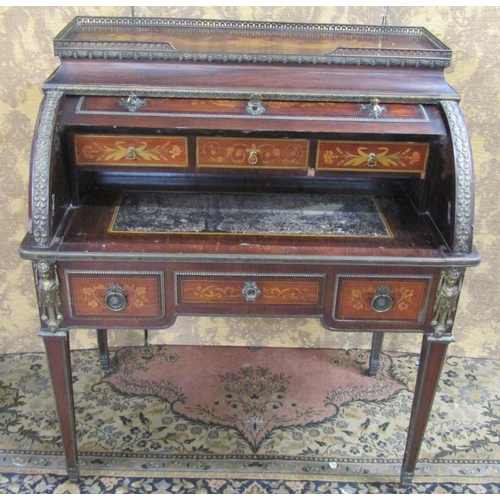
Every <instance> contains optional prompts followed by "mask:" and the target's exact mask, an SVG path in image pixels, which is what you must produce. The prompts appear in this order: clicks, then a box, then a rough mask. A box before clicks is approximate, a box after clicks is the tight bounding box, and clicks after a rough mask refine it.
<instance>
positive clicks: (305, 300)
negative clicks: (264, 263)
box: [176, 273, 324, 306]
mask: <svg viewBox="0 0 500 500" xmlns="http://www.w3.org/2000/svg"><path fill="white" fill-rule="evenodd" d="M323 287H324V275H320V274H318V275H293V276H290V277H289V275H259V274H249V275H241V274H235V273H226V274H222V273H221V274H216V273H214V274H213V275H208V274H202V273H200V274H197V275H183V274H182V273H180V274H177V276H176V303H177V304H178V305H183V304H186V305H187V304H198V305H217V304H269V305H283V306H320V305H321V304H322V301H323Z"/></svg>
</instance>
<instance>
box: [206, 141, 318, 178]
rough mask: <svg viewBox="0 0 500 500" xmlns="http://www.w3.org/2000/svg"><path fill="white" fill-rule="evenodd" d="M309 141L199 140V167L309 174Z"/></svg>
mask: <svg viewBox="0 0 500 500" xmlns="http://www.w3.org/2000/svg"><path fill="white" fill-rule="evenodd" d="M308 160H309V141H307V140H305V139H252V138H248V139H246V138H230V137H228V138H225V137H198V138H197V141H196V165H197V166H198V167H200V168H241V169H291V170H305V171H307V166H308Z"/></svg>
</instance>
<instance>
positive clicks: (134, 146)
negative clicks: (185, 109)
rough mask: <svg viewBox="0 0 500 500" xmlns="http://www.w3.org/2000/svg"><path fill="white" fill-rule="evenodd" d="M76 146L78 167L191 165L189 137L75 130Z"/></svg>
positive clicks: (164, 166) (185, 166)
mask: <svg viewBox="0 0 500 500" xmlns="http://www.w3.org/2000/svg"><path fill="white" fill-rule="evenodd" d="M74 150H75V163H76V165H77V166H78V167H88V166H100V167H141V168H144V167H161V168H166V167H176V168H178V167H184V168H187V166H188V147H187V138H186V137H178V136H146V135H144V136H134V135H92V134H76V135H75V136H74Z"/></svg>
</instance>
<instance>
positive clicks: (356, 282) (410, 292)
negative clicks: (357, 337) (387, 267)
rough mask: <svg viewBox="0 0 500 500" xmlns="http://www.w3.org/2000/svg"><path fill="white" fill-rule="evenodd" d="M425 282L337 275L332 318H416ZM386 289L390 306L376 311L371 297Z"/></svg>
mask: <svg viewBox="0 0 500 500" xmlns="http://www.w3.org/2000/svg"><path fill="white" fill-rule="evenodd" d="M428 285H429V281H428V280H427V279H426V280H423V279H421V280H399V279H398V280H388V279H386V280H383V279H379V280H368V279H361V278H359V279H358V278H353V279H345V278H340V284H339V287H338V304H337V311H336V315H335V316H336V318H338V319H341V320H348V319H361V320H363V319H364V320H370V319H373V320H405V321H419V320H421V315H422V312H423V311H424V309H425V302H426V298H427V290H428ZM382 288H384V289H387V290H389V293H390V294H391V296H392V298H393V302H391V307H390V308H389V309H387V310H384V311H382V312H380V311H379V310H377V309H376V307H375V306H374V305H373V304H374V299H375V297H376V296H377V294H378V293H379V291H380V290H381V289H382Z"/></svg>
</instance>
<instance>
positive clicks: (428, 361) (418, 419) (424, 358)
mask: <svg viewBox="0 0 500 500" xmlns="http://www.w3.org/2000/svg"><path fill="white" fill-rule="evenodd" d="M453 340H454V339H453V336H451V335H450V336H446V337H440V338H438V337H432V336H427V335H424V339H423V342H422V352H421V354H420V363H419V366H418V374H417V382H416V384H415V395H414V397H413V406H412V410H411V417H410V426H409V428H408V439H407V441H406V450H405V454H404V459H403V467H402V469H401V484H402V485H403V486H409V485H410V484H411V481H412V479H413V476H414V475H415V467H416V465H417V459H418V454H419V452H420V447H421V445H422V439H423V437H424V433H425V428H426V426H427V421H428V420H429V415H430V412H431V407H432V402H433V401H434V395H435V393H436V388H437V384H438V382H439V376H440V374H441V368H442V366H443V362H444V358H445V355H446V349H447V348H448V344H449V343H450V342H453Z"/></svg>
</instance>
